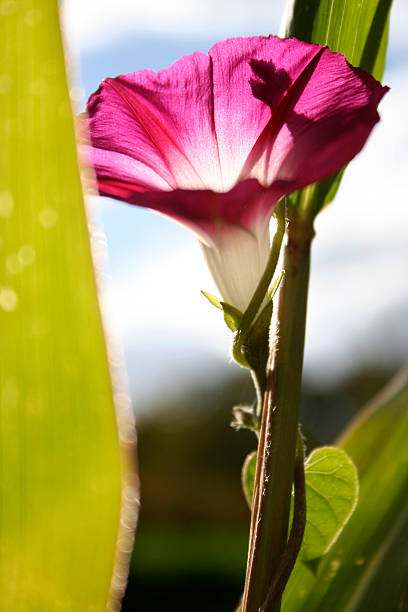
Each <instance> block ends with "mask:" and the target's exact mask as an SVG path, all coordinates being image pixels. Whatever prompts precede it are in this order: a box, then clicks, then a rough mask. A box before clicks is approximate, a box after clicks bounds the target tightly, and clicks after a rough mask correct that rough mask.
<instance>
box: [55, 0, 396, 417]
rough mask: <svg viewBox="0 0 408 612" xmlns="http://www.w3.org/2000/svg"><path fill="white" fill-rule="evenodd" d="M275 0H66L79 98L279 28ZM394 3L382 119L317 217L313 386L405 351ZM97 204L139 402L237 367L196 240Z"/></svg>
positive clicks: (112, 304) (114, 315)
mask: <svg viewBox="0 0 408 612" xmlns="http://www.w3.org/2000/svg"><path fill="white" fill-rule="evenodd" d="M283 4H284V3H283V2H282V1H281V0H279V1H278V2H272V1H270V2H266V1H264V0H258V2H257V4H256V6H257V11H256V12H255V11H254V10H253V9H252V8H251V7H253V6H254V4H253V3H250V2H248V1H245V0H235V2H234V3H233V2H230V1H229V0H227V1H226V2H224V3H219V2H218V1H217V2H216V0H207V2H206V3H203V2H199V1H197V0H196V1H194V0H190V2H189V3H188V5H187V4H186V3H184V2H183V1H182V0H177V1H175V2H172V3H166V2H163V1H162V0H151V1H150V2H148V3H143V4H142V3H141V2H134V1H132V2H131V1H130V0H115V2H111V1H108V0H87V1H86V2H83V1H82V0H65V24H66V26H65V29H66V38H67V42H68V46H69V48H70V49H71V54H72V57H73V58H74V62H73V63H74V73H75V65H76V66H77V68H79V71H77V74H78V75H80V79H81V83H82V85H81V87H78V82H77V83H76V85H75V89H74V90H73V93H74V95H75V97H76V98H77V100H78V101H79V103H81V100H82V103H83V100H84V99H86V98H87V97H88V95H89V94H90V93H91V92H92V91H94V90H95V89H96V88H97V86H98V85H99V83H100V81H101V80H102V79H103V78H105V77H106V76H116V75H117V74H120V73H126V72H132V71H135V70H138V69H140V68H152V69H155V70H159V69H161V68H165V67H167V66H169V65H170V64H171V63H172V62H173V61H175V60H176V59H177V58H178V57H180V56H181V55H185V54H188V53H191V52H193V51H196V50H201V51H208V49H209V48H210V47H211V46H212V44H214V43H215V42H216V41H217V40H219V39H222V38H227V37H228V36H233V35H254V34H268V33H277V31H278V29H279V22H280V16H281V13H282V10H283ZM393 10H394V14H393V19H392V29H391V39H390V50H389V61H388V65H387V72H386V75H385V77H384V83H386V84H388V85H390V86H391V88H392V89H391V92H390V93H389V94H388V95H387V96H386V98H385V99H384V101H383V102H382V103H381V107H380V113H381V115H382V122H381V124H380V125H379V126H377V127H376V128H375V131H374V133H373V134H372V136H371V138H370V140H369V142H368V144H367V146H366V148H365V150H364V151H363V153H361V154H360V155H359V156H358V157H357V158H356V160H354V161H353V163H352V164H351V166H350V167H349V168H348V170H347V173H346V176H345V179H344V181H343V184H342V186H341V189H340V192H339V195H338V197H337V198H336V201H335V202H334V203H333V204H332V205H331V206H330V207H329V208H328V209H327V210H326V211H324V212H323V213H321V215H320V217H319V219H318V221H317V224H316V228H317V237H316V239H315V244H314V250H313V261H312V275H311V286H310V303H309V315H308V327H307V337H306V359H305V368H306V372H307V374H308V375H309V376H310V377H313V378H314V379H315V380H318V381H319V382H320V383H321V384H326V383H330V381H331V380H333V379H335V378H336V377H339V376H341V375H343V374H344V373H345V372H349V371H350V370H351V369H352V368H353V367H354V365H355V364H356V362H358V361H359V360H361V359H363V360H364V361H366V362H370V361H373V360H375V359H378V360H383V361H386V360H387V359H390V358H402V357H403V355H405V354H406V353H407V349H408V324H407V322H406V319H407V316H406V312H407V307H408V283H407V281H406V278H407V268H408V266H407V260H408V257H407V256H408V240H407V236H408V211H407V201H406V200H407V195H406V192H407V190H406V182H405V181H406V168H407V161H408V150H407V145H406V143H407V142H408V125H407V121H406V120H405V116H406V104H407V100H408V68H407V66H406V63H405V62H404V59H403V58H404V56H405V57H406V52H407V50H408V49H407V46H408V43H407V41H406V35H405V32H406V25H407V24H408V8H407V7H406V6H405V2H404V0H399V1H398V0H396V1H395V6H394V9H393ZM91 204H92V209H93V211H94V213H95V214H97V215H98V216H99V217H100V218H101V220H102V223H103V226H104V229H105V233H106V236H107V242H108V251H109V257H110V271H111V281H110V284H109V287H108V292H107V311H108V317H109V320H110V325H111V326H113V327H114V328H115V329H116V330H117V333H118V334H119V335H120V336H121V338H122V341H123V343H124V346H125V351H126V356H127V364H128V374H129V378H130V383H131V388H132V390H133V392H134V394H135V396H136V409H139V410H141V409H142V408H143V406H144V405H145V403H146V402H147V398H152V397H153V398H154V397H157V396H158V395H159V394H161V393H163V392H173V391H174V392H176V391H178V390H179V388H180V386H181V385H182V384H185V383H187V384H189V382H190V381H194V380H202V379H203V378H204V377H205V376H206V375H207V374H206V372H207V371H208V372H212V375H220V374H221V373H223V372H225V370H227V369H228V368H230V369H231V368H233V367H234V366H233V365H229V364H228V361H229V343H230V335H229V332H228V330H227V329H226V327H225V325H224V324H223V322H222V320H221V316H220V313H219V311H217V310H216V309H213V308H212V307H211V306H210V305H209V304H208V303H206V301H205V300H204V298H202V296H201V294H200V289H204V290H208V291H210V292H214V293H215V292H216V289H215V288H214V285H213V283H212V280H211V278H210V276H209V273H208V271H207V270H206V267H205V264H204V261H203V258H202V256H201V253H200V249H199V246H198V244H197V242H196V240H195V238H194V237H193V236H191V235H190V234H189V233H188V232H187V231H186V230H185V229H183V228H181V227H178V226H177V225H175V224H174V223H172V222H170V221H168V220H167V219H164V218H162V217H160V216H158V215H155V214H153V213H151V212H150V211H146V210H143V209H137V208H136V207H130V206H127V205H124V204H120V203H117V202H112V201H110V200H106V199H102V198H95V197H92V198H91ZM158 380H160V386H159V385H158V382H157V381H158ZM183 381H184V382H183Z"/></svg>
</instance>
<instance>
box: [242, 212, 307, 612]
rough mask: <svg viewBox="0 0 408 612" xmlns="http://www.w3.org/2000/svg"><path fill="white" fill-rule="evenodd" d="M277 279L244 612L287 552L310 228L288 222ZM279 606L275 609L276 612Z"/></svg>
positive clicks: (253, 608) (255, 609) (257, 604)
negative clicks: (278, 283) (280, 272)
mask: <svg viewBox="0 0 408 612" xmlns="http://www.w3.org/2000/svg"><path fill="white" fill-rule="evenodd" d="M286 234H287V240H286V244H285V246H284V257H283V269H284V271H285V274H284V277H283V279H282V282H281V285H280V288H279V294H278V305H277V309H276V310H275V312H274V314H273V318H272V333H273V334H274V335H273V336H272V348H271V355H270V361H269V364H268V383H267V389H266V393H265V398H264V406H263V414H262V425H261V431H260V436H259V445H258V460H257V469H256V476H255V489H254V496H253V506H252V517H251V533H250V544H249V553H248V564H247V575H246V581H245V590H244V602H243V612H259V610H260V609H262V605H263V603H264V602H265V600H266V598H267V595H268V592H269V589H270V586H271V584H273V582H274V580H275V578H276V576H277V575H278V573H279V571H280V566H281V562H282V555H283V553H284V551H285V549H286V546H287V539H288V523H289V510H290V499H291V492H292V485H293V480H294V472H295V460H296V444H297V431H298V413H299V403H300V390H301V379H302V366H303V349H304V337H305V322H306V305H307V292H308V281H309V268H310V247H311V241H312V238H313V235H314V231H313V223H312V222H311V221H309V220H305V219H300V218H298V217H294V216H292V217H288V219H287V231H286ZM279 609H280V604H279V603H278V604H277V605H276V606H275V610H276V611H279Z"/></svg>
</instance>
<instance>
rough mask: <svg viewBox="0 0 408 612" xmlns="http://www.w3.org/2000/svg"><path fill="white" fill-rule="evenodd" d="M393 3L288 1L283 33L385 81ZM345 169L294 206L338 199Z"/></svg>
mask: <svg viewBox="0 0 408 612" xmlns="http://www.w3.org/2000/svg"><path fill="white" fill-rule="evenodd" d="M391 5H392V0H363V1H362V2H350V0H310V1H308V2H305V0H288V8H287V11H286V12H285V18H284V21H283V23H282V28H281V31H282V35H283V36H285V37H290V36H295V37H296V38H299V39H300V40H304V41H306V42H312V43H315V44H320V45H327V46H328V47H329V48H330V49H331V50H332V51H338V52H339V53H343V55H345V56H346V58H347V59H348V61H349V62H350V63H351V64H353V65H354V66H360V67H361V68H363V69H364V70H367V71H368V72H371V73H372V74H373V76H374V77H375V78H376V79H378V80H381V79H382V76H383V74H384V68H385V56H386V50H387V44H388V26H389V14H390V9H391ZM343 171H344V169H343V170H342V171H340V172H339V173H337V174H336V175H334V176H333V177H330V178H328V179H326V180H325V181H321V182H320V183H315V184H314V185H311V186H309V187H306V188H305V189H303V190H301V191H300V192H297V193H295V194H293V195H292V196H290V202H291V204H292V206H294V207H296V208H297V209H307V210H309V211H310V212H311V213H312V215H315V214H317V213H318V212H319V211H320V210H321V209H322V208H323V207H324V206H326V205H327V204H329V203H330V202H332V200H333V199H334V196H335V195H336V192H337V189H338V187H339V185H340V181H341V178H342V175H343Z"/></svg>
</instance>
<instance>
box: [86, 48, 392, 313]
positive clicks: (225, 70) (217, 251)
mask: <svg viewBox="0 0 408 612" xmlns="http://www.w3.org/2000/svg"><path fill="white" fill-rule="evenodd" d="M386 90H387V88H385V87H382V86H381V85H380V84H379V83H378V82H377V81H375V79H373V77H371V76H370V75H369V74H367V73H365V72H364V71H362V70H360V69H357V68H353V67H352V66H350V65H349V64H348V62H347V61H346V60H345V58H344V57H343V56H342V55H340V54H338V53H332V52H331V51H330V50H329V49H328V48H326V47H320V46H317V45H312V44H308V43H304V42H301V41H298V40H296V39H286V40H282V39H280V38H278V37H274V36H271V37H268V38H265V37H253V38H233V39H230V40H225V41H223V42H219V43H217V44H216V45H215V46H214V47H212V49H211V50H210V52H209V54H208V55H206V54H204V53H194V54H192V55H190V56H186V57H183V58H181V59H180V60H178V61H177V62H175V64H173V65H172V66H171V67H170V68H168V69H165V70H162V71H160V72H157V73H156V72H154V71H152V70H141V71H138V72H135V73H133V74H128V75H122V76H119V77H117V78H115V79H110V78H108V79H106V80H105V81H103V83H102V84H101V86H100V88H99V89H98V91H97V92H96V93H95V94H93V95H92V96H91V97H90V99H89V102H88V108H87V110H88V125H89V129H90V137H91V146H88V147H85V151H86V152H85V155H86V158H87V160H88V161H89V162H90V163H92V164H93V166H94V167H95V170H96V176H97V183H98V189H99V192H100V193H101V194H102V195H106V196H110V197H113V198H117V199H120V200H124V201H126V202H128V203H130V204H136V205H138V206H145V207H149V208H152V209H154V210H156V211H158V212H160V213H163V214H165V215H167V216H168V217H171V218H172V219H174V220H176V221H178V222H179V223H182V224H183V225H185V226H187V227H188V228H189V229H190V230H192V231H193V232H194V233H195V234H196V235H197V236H198V238H199V240H200V241H201V243H202V245H203V249H204V253H205V256H206V259H207V262H208V265H209V267H210V269H211V272H212V274H213V277H214V280H215V282H216V284H217V285H218V288H219V290H220V292H221V294H222V297H223V299H224V300H225V301H227V302H229V303H231V304H233V305H234V306H235V307H237V308H239V309H241V310H244V309H245V308H246V306H247V304H248V302H249V300H250V298H251V296H252V294H253V292H254V290H255V288H256V285H257V283H258V281H259V279H260V276H261V275H262V272H263V270H264V268H265V264H266V260H267V257H268V253H269V219H270V216H271V213H272V211H273V209H274V207H275V205H276V204H277V202H278V201H279V200H280V199H281V198H282V197H283V196H284V195H287V194H289V193H291V192H293V191H295V190H297V189H299V188H301V187H304V186H306V185H308V184H311V183H313V182H315V181H318V180H321V179H324V178H326V177H328V176H330V175H331V174H333V173H335V172H336V171H338V170H340V168H342V166H344V165H345V164H346V163H348V162H349V161H350V160H351V159H352V158H353V157H354V156H355V155H356V154H357V153H358V152H359V151H360V149H361V148H362V146H363V145H364V143H365V141H366V139H367V137H368V136H369V134H370V132H371V130H372V128H373V126H374V125H375V123H376V122H377V121H378V120H379V116H378V113H377V105H378V103H379V101H380V100H381V98H382V96H383V95H384V93H385V92H386Z"/></svg>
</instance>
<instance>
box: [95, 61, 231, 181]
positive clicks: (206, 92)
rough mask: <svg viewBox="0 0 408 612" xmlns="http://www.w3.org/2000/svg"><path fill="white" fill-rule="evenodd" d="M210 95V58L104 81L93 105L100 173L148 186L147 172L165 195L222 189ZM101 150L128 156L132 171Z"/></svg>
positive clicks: (178, 62)
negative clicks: (162, 185) (173, 191)
mask: <svg viewBox="0 0 408 612" xmlns="http://www.w3.org/2000/svg"><path fill="white" fill-rule="evenodd" d="M212 95H213V94H212V79H211V63H210V59H209V57H208V56H207V55H205V54H204V53H194V54H193V55H190V56H187V57H184V58H182V59H181V60H179V61H177V62H176V63H175V64H173V66H171V68H168V69H166V70H162V71H161V72H158V73H156V72H154V71H152V70H141V71H139V72H135V73H133V74H128V75H123V76H120V77H117V78H116V79H106V80H105V81H104V82H103V83H102V85H101V87H100V88H99V90H98V91H97V92H96V93H95V94H93V96H91V98H90V100H89V103H88V113H89V117H90V119H89V127H90V132H91V139H92V146H93V147H94V149H96V151H98V152H97V153H94V156H93V159H94V163H95V166H96V170H97V172H98V171H100V172H101V173H103V174H104V175H105V176H110V177H111V178H115V179H117V180H125V181H128V182H133V183H134V184H136V185H138V184H139V185H142V186H146V185H147V183H148V181H147V178H148V177H147V174H149V173H150V174H152V173H155V174H157V175H158V177H159V179H161V182H163V181H164V182H165V183H167V189H177V188H178V189H206V188H209V189H215V190H217V189H220V188H221V179H220V166H219V162H218V148H217V142H216V138H215V133H214V122H213V99H212ZM101 151H111V152H113V153H121V154H122V155H125V156H126V157H128V158H129V160H130V161H129V163H128V165H127V168H123V161H124V160H123V159H121V158H118V157H117V156H114V155H112V159H111V160H110V159H109V157H107V156H106V157H105V158H102V159H101V156H102V154H101ZM109 162H110V163H109ZM143 165H144V166H146V167H147V169H148V170H149V172H148V173H147V172H146V170H145V169H144V168H143V167H142V166H143ZM150 181H151V183H152V186H158V183H159V182H160V180H158V179H155V178H153V177H150Z"/></svg>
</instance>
